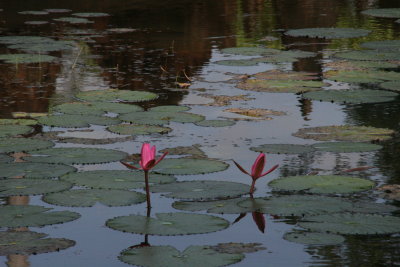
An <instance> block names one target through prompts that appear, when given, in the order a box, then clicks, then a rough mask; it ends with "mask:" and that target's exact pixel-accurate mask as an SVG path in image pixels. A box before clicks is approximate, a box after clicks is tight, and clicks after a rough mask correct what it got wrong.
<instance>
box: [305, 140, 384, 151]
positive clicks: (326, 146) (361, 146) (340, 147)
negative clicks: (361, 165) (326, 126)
mask: <svg viewBox="0 0 400 267" xmlns="http://www.w3.org/2000/svg"><path fill="white" fill-rule="evenodd" d="M312 146H313V147H314V148H315V149H316V150H319V151H327V152H335V153H351V152H358V153H360V152H369V151H375V150H379V149H381V148H382V146H380V145H377V144H371V143H362V142H325V143H318V144H314V145H312Z"/></svg>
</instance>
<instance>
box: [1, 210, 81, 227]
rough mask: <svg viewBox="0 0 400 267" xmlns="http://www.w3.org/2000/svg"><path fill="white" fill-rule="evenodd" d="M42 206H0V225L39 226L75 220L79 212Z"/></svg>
mask: <svg viewBox="0 0 400 267" xmlns="http://www.w3.org/2000/svg"><path fill="white" fill-rule="evenodd" d="M50 210H51V209H50V208H45V207H42V206H30V205H29V206H22V205H21V206H1V207H0V227H12V228H17V227H40V226H44V225H50V224H57V223H65V222H70V221H73V220H76V219H78V218H79V217H80V214H79V213H76V212H71V211H50Z"/></svg>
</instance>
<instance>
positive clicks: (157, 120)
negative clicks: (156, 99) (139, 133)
mask: <svg viewBox="0 0 400 267" xmlns="http://www.w3.org/2000/svg"><path fill="white" fill-rule="evenodd" d="M119 118H120V119H121V120H123V121H128V122H131V123H134V124H147V125H163V124H166V123H168V122H170V121H173V122H181V123H193V122H199V121H202V120H204V116H202V115H199V114H193V113H189V112H161V111H160V112H159V111H146V112H132V113H127V114H123V115H121V116H119Z"/></svg>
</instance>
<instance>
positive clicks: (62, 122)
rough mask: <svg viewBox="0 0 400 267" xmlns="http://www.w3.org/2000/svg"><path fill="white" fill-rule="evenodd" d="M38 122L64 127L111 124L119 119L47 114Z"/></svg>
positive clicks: (118, 121)
mask: <svg viewBox="0 0 400 267" xmlns="http://www.w3.org/2000/svg"><path fill="white" fill-rule="evenodd" d="M38 122H39V123H40V124H43V125H47V126H51V127H64V128H83V127H89V126H90V125H91V124H95V125H113V124H118V123H120V122H121V121H120V120H118V119H117V118H111V117H105V116H91V115H70V114H64V115H49V116H45V117H40V118H39V119H38Z"/></svg>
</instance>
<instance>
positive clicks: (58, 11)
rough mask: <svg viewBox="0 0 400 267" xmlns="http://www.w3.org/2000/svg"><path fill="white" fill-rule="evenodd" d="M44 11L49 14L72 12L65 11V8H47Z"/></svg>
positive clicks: (69, 10)
mask: <svg viewBox="0 0 400 267" xmlns="http://www.w3.org/2000/svg"><path fill="white" fill-rule="evenodd" d="M44 11H46V12H49V13H69V12H71V11H72V10H71V9H65V8H48V9H45V10H44Z"/></svg>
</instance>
